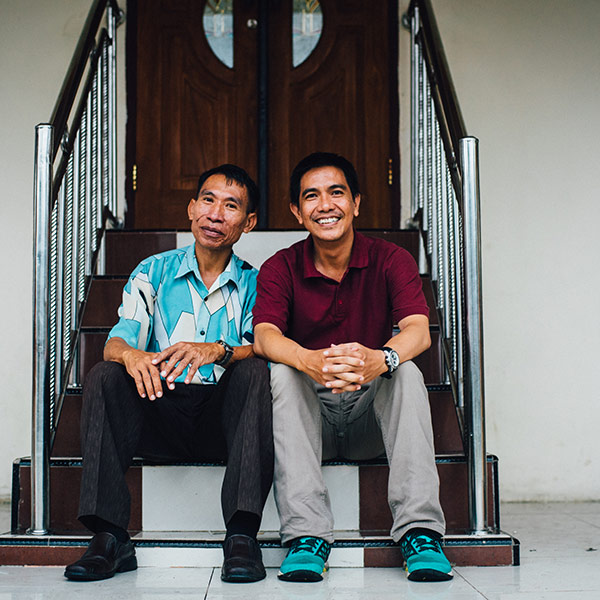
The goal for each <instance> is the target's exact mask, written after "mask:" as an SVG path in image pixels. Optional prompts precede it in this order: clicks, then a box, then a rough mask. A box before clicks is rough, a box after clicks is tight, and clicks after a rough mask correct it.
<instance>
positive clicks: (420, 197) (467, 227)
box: [405, 0, 487, 534]
mask: <svg viewBox="0 0 600 600" xmlns="http://www.w3.org/2000/svg"><path fill="white" fill-rule="evenodd" d="M405 25H407V26H408V25H410V30H411V42H412V43H411V112H412V114H411V138H412V139H411V159H412V173H411V189H412V194H411V212H412V220H413V221H414V222H415V223H416V224H417V225H418V226H419V228H420V230H421V233H422V241H423V244H422V260H421V262H422V266H426V267H427V268H428V269H429V272H430V274H431V280H432V283H433V287H434V291H435V296H436V304H437V309H438V312H439V315H440V319H439V320H440V329H441V334H442V335H441V337H442V348H443V356H444V364H445V377H446V381H445V383H447V384H449V385H450V386H451V389H452V392H453V395H454V399H455V403H456V406H457V410H458V414H459V417H460V420H461V425H462V430H463V437H464V442H465V449H466V453H467V461H468V467H469V520H470V528H471V531H472V533H474V534H484V533H487V525H486V524H487V519H486V508H487V499H486V495H487V493H486V492H487V482H486V480H487V471H486V462H487V461H486V446H485V418H484V380H483V318H482V286H481V248H480V232H481V227H480V216H479V165H478V140H477V138H474V137H471V136H468V135H467V133H466V128H465V125H464V122H463V119H462V115H461V111H460V107H459V104H458V100H457V97H456V93H455V90H454V85H453V83H452V78H451V76H450V70H449V68H448V64H447V61H446V57H445V53H444V48H443V45H442V41H441V37H440V33H439V30H438V27H437V23H436V21H435V17H434V14H433V10H432V7H431V3H430V1H429V0H413V1H412V2H411V4H410V6H409V9H408V12H407V14H406V15H405Z"/></svg>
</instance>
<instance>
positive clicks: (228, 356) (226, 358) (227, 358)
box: [215, 340, 233, 367]
mask: <svg viewBox="0 0 600 600" xmlns="http://www.w3.org/2000/svg"><path fill="white" fill-rule="evenodd" d="M217 344H221V346H223V348H225V356H224V357H223V358H221V359H220V360H215V365H219V367H224V366H225V365H226V364H227V363H228V362H229V361H230V360H231V357H232V356H233V348H232V347H231V346H230V345H229V344H228V343H227V342H224V341H223V340H217Z"/></svg>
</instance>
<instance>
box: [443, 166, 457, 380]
mask: <svg viewBox="0 0 600 600" xmlns="http://www.w3.org/2000/svg"><path fill="white" fill-rule="evenodd" d="M444 174H445V190H446V191H445V196H446V206H447V211H448V246H447V248H448V291H449V295H448V301H449V310H448V333H449V337H450V354H451V364H450V368H451V370H452V371H453V373H454V376H455V378H456V379H458V372H457V368H456V362H457V354H458V351H457V347H456V344H457V333H456V332H457V330H458V323H457V319H456V287H457V277H456V257H455V252H456V250H455V248H456V245H455V236H456V222H455V217H454V202H455V200H454V196H453V194H452V182H451V179H450V170H449V168H448V163H445V164H444Z"/></svg>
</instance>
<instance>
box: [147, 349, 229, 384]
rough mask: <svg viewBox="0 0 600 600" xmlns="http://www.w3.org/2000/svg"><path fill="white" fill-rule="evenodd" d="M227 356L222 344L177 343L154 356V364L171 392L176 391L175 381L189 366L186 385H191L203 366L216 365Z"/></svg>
mask: <svg viewBox="0 0 600 600" xmlns="http://www.w3.org/2000/svg"><path fill="white" fill-rule="evenodd" d="M224 356H225V348H223V346H221V344H217V343H216V342H214V343H203V342H177V344H173V345H172V346H169V347H168V348H166V349H165V350H163V351H162V352H159V353H158V354H156V355H154V358H153V359H152V364H153V365H155V366H156V368H157V370H159V369H160V375H161V376H162V377H164V378H165V379H166V381H167V385H168V386H169V389H170V390H173V389H175V383H174V382H175V380H176V379H177V378H178V377H179V376H180V375H181V374H182V373H183V371H184V369H185V368H186V367H187V366H188V365H189V369H188V372H187V375H186V376H185V382H184V383H190V382H191V381H192V378H193V377H194V375H195V374H196V371H197V370H198V369H199V368H200V367H202V366H203V365H208V364H210V363H214V362H215V361H217V360H219V359H222V358H223V357H224Z"/></svg>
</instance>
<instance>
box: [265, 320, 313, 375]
mask: <svg viewBox="0 0 600 600" xmlns="http://www.w3.org/2000/svg"><path fill="white" fill-rule="evenodd" d="M254 351H255V352H256V354H258V355H259V356H262V357H263V358H266V359H267V360H270V361H271V362H276V363H282V364H284V365H288V366H289V367H294V368H295V369H298V370H299V371H304V372H306V371H305V369H304V368H303V362H304V361H302V360H301V357H302V356H303V354H304V353H305V352H307V350H306V349H305V348H303V347H302V346H301V345H300V344H298V343H297V342H294V341H293V340H291V339H289V338H287V337H285V336H284V335H283V333H281V331H279V329H278V328H277V327H275V326H274V325H269V324H267V323H261V324H260V325H257V326H256V328H255V330H254Z"/></svg>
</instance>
